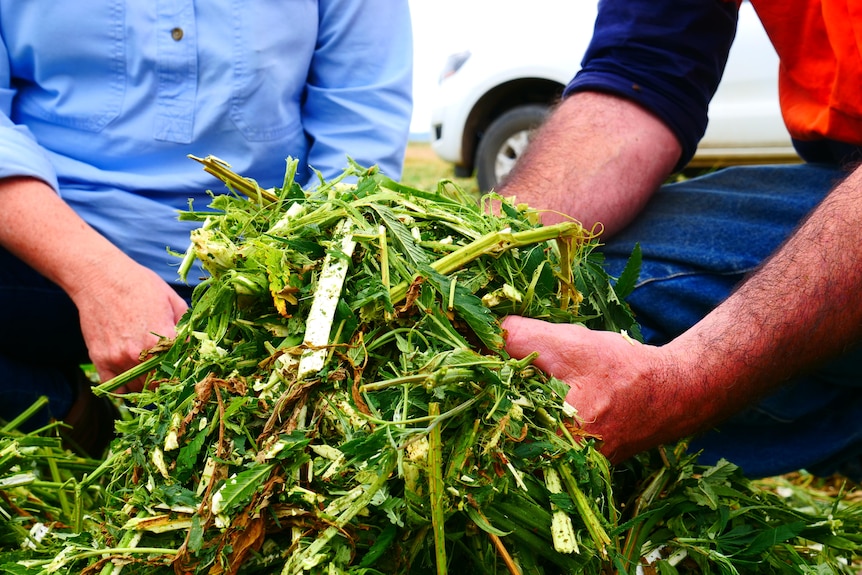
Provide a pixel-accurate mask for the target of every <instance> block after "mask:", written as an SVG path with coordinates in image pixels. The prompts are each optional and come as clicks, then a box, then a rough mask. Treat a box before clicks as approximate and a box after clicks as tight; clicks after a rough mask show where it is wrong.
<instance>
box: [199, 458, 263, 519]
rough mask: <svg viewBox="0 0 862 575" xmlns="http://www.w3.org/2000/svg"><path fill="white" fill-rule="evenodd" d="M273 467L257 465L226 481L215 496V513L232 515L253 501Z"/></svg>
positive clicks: (213, 505)
mask: <svg viewBox="0 0 862 575" xmlns="http://www.w3.org/2000/svg"><path fill="white" fill-rule="evenodd" d="M273 467H274V465H272V464H267V465H255V466H254V467H252V468H251V469H247V470H245V471H243V472H242V473H239V474H237V475H236V476H234V477H230V478H228V479H227V480H225V483H224V485H222V486H221V488H219V490H218V492H217V493H216V495H214V496H213V501H212V511H213V513H215V514H217V515H218V514H222V513H231V512H233V511H235V510H236V509H239V508H240V507H242V506H243V505H245V504H247V503H248V502H249V501H251V498H252V496H253V495H254V494H255V493H256V492H257V490H258V489H259V488H260V486H261V485H263V483H264V482H265V481H266V480H267V479H268V478H269V474H270V472H272V469H273Z"/></svg>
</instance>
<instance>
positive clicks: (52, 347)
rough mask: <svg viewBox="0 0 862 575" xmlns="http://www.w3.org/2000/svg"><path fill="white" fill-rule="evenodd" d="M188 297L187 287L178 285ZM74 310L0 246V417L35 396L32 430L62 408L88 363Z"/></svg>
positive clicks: (63, 296) (72, 395) (26, 427)
mask: <svg viewBox="0 0 862 575" xmlns="http://www.w3.org/2000/svg"><path fill="white" fill-rule="evenodd" d="M178 292H179V293H180V295H183V296H184V297H186V298H187V300H188V298H189V296H190V289H189V290H183V288H182V287H180V288H178ZM88 362H89V359H88V355H87V348H86V345H85V344H84V338H83V336H82V335H81V327H80V322H79V319H78V310H77V308H76V307H75V305H74V303H73V302H72V300H71V299H69V296H67V295H66V294H65V292H63V290H61V289H60V288H59V287H58V286H57V285H55V284H54V283H52V282H50V281H48V280H47V279H45V278H44V277H43V276H41V275H40V274H38V273H36V272H35V271H34V270H33V269H31V268H30V267H29V266H27V265H26V264H24V263H23V262H22V261H21V260H19V259H18V258H16V257H15V256H13V255H12V254H10V253H9V252H7V251H5V250H3V249H0V419H2V420H4V421H9V420H11V419H12V418H14V417H16V416H17V415H18V414H20V413H21V412H22V411H24V410H25V409H27V408H28V407H30V406H31V405H33V403H34V402H35V401H36V400H37V399H38V398H39V397H40V396H43V395H44V396H46V397H47V398H48V405H47V407H46V408H45V409H42V410H41V411H40V412H39V413H38V414H36V415H35V416H34V417H32V418H30V419H29V420H28V421H27V422H26V423H25V425H23V426H22V427H21V429H23V430H32V429H36V428H38V427H41V426H43V425H45V424H46V423H48V422H49V421H50V420H51V419H63V417H65V415H66V414H67V413H68V411H69V408H70V407H71V405H72V402H73V401H74V400H75V394H76V391H77V386H78V383H79V379H80V377H81V370H80V366H81V364H85V363H88Z"/></svg>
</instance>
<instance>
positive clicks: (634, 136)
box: [499, 92, 681, 237]
mask: <svg viewBox="0 0 862 575" xmlns="http://www.w3.org/2000/svg"><path fill="white" fill-rule="evenodd" d="M597 134H601V138H599V137H597V136H596V135H597ZM680 153H681V148H680V146H679V143H678V141H677V140H676V137H675V136H674V135H673V133H672V132H671V131H670V130H669V129H668V128H667V127H666V126H665V125H664V124H663V123H662V122H661V121H659V120H658V119H657V118H656V117H654V116H653V115H652V114H650V113H649V112H647V111H646V110H644V109H643V108H641V107H640V106H638V105H637V104H634V103H632V102H630V101H628V100H625V99H621V98H618V97H615V96H611V95H607V94H598V93H591V92H584V93H578V94H574V95H572V96H571V97H569V98H568V99H566V100H565V101H564V102H563V103H562V104H560V106H558V107H557V109H556V110H555V111H554V112H553V119H552V120H551V121H548V122H546V123H545V125H544V126H542V127H541V128H540V129H539V130H538V132H537V133H536V134H535V135H534V136H533V138H532V141H531V144H530V147H529V148H528V150H527V152H526V154H525V155H524V156H523V157H522V158H521V159H520V160H519V161H518V164H517V165H516V166H515V169H514V170H513V171H512V173H511V174H510V175H509V177H508V178H507V179H506V181H505V183H504V185H503V186H502V187H501V188H500V189H499V192H500V194H501V195H503V196H512V195H514V196H516V199H517V201H518V202H524V203H527V204H529V205H530V206H531V207H534V208H537V209H541V210H548V211H546V212H545V213H544V214H543V217H542V221H543V222H544V223H545V224H551V223H555V222H558V221H562V220H564V219H566V216H569V217H574V218H575V219H577V220H578V221H580V222H581V223H582V224H583V225H584V226H585V227H587V228H592V227H593V226H594V225H595V224H596V223H600V224H601V225H602V227H603V229H604V231H603V236H604V237H609V236H610V235H612V234H613V233H615V232H617V231H618V230H620V229H621V228H622V227H624V226H625V225H626V224H628V223H629V222H630V221H631V220H632V219H633V218H634V216H635V215H637V213H638V212H639V211H640V210H641V208H642V207H643V205H644V204H645V203H646V201H647V200H648V199H649V197H650V196H651V195H652V193H653V192H654V191H655V190H656V189H658V187H659V186H660V185H661V183H662V182H663V181H664V180H665V179H666V178H667V177H668V175H670V173H671V171H672V170H673V167H674V166H675V165H676V163H677V162H678V161H679V157H680Z"/></svg>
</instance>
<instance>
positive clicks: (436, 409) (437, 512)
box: [428, 403, 448, 575]
mask: <svg viewBox="0 0 862 575" xmlns="http://www.w3.org/2000/svg"><path fill="white" fill-rule="evenodd" d="M428 415H429V417H437V416H439V415H440V404H439V403H429V404H428ZM440 427H441V426H440V425H434V426H432V427H431V431H430V432H429V433H428V443H429V450H428V491H429V498H430V500H431V525H432V526H433V528H434V557H435V560H436V563H437V575H446V573H447V568H448V565H447V563H446V526H445V523H446V515H445V513H444V509H443V497H444V494H443V455H442V452H443V440H442V437H441V432H440Z"/></svg>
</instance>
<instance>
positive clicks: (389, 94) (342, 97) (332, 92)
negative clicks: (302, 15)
mask: <svg viewBox="0 0 862 575" xmlns="http://www.w3.org/2000/svg"><path fill="white" fill-rule="evenodd" d="M319 6H320V30H319V33H318V41H317V46H316V48H315V51H314V55H313V60H312V63H311V68H310V71H309V77H308V82H307V84H306V92H305V101H304V103H303V107H302V115H303V125H304V128H305V132H306V136H307V137H308V138H309V154H308V163H309V165H310V166H311V167H312V168H316V169H322V168H330V171H331V173H329V174H326V175H330V176H331V175H335V174H337V173H340V171H341V169H343V167H344V166H345V165H346V158H345V156H344V153H345V150H347V152H348V153H349V154H350V155H351V157H352V158H353V159H354V160H356V161H357V162H358V163H359V164H360V165H363V166H370V164H372V163H374V164H377V165H378V166H379V167H380V170H381V171H383V172H384V173H385V174H386V175H388V176H389V177H392V178H394V179H399V178H400V177H401V168H402V162H403V161H404V153H405V151H406V145H407V139H408V135H409V131H410V119H411V116H412V111H413V93H412V86H413V38H412V28H411V23H410V11H409V4H408V2H406V1H405V0H398V1H394V2H393V1H392V0H362V1H356V0H326V1H321V2H319ZM332 166H336V167H337V168H338V169H337V170H334V171H332V170H331V167H332Z"/></svg>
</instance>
